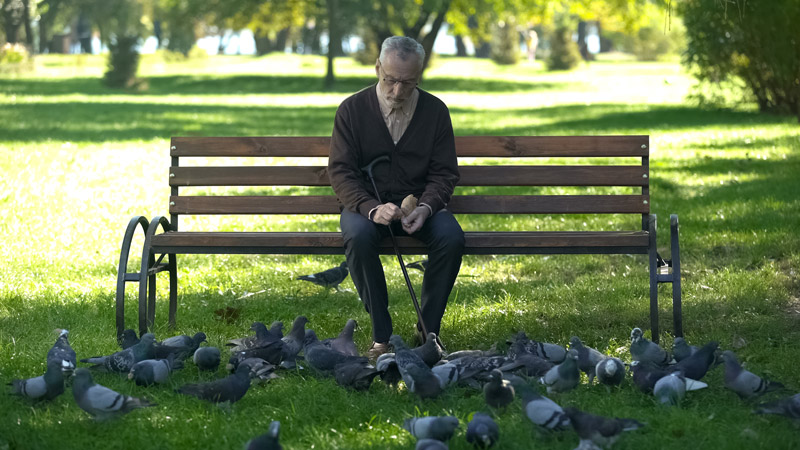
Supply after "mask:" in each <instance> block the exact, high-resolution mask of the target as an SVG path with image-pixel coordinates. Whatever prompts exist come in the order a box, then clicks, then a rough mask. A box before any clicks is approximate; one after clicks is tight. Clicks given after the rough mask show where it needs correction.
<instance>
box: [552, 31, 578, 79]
mask: <svg viewBox="0 0 800 450" xmlns="http://www.w3.org/2000/svg"><path fill="white" fill-rule="evenodd" d="M581 60H582V59H581V52H580V50H579V49H578V44H577V43H576V42H575V41H573V40H572V30H571V29H570V28H568V27H564V26H560V27H558V28H556V29H555V31H553V33H552V34H551V35H550V54H549V55H548V56H547V59H546V60H545V63H546V64H547V69H548V70H572V69H574V68H576V67H578V64H579V63H580V62H581Z"/></svg>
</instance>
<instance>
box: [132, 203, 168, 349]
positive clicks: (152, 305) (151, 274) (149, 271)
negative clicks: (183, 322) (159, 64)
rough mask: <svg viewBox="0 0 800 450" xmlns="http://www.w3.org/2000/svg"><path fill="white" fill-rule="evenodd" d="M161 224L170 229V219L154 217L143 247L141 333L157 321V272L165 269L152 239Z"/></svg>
mask: <svg viewBox="0 0 800 450" xmlns="http://www.w3.org/2000/svg"><path fill="white" fill-rule="evenodd" d="M159 226H160V227H161V228H162V229H163V230H164V231H165V232H166V231H169V230H170V225H169V220H167V218H166V217H164V216H156V217H154V218H153V220H151V221H150V225H149V227H148V229H147V233H146V234H145V239H144V248H143V249H142V272H141V273H142V275H141V277H140V280H139V335H142V334H143V333H147V329H148V328H150V327H152V326H153V324H154V323H155V317H156V274H157V273H158V272H160V271H161V270H162V269H163V264H160V260H158V261H157V260H156V255H155V253H154V252H153V249H152V240H153V236H154V235H155V234H156V231H158V227H159ZM162 256H163V255H162ZM170 284H171V283H170ZM148 287H149V292H148Z"/></svg>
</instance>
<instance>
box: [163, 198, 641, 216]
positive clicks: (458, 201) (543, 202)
mask: <svg viewBox="0 0 800 450" xmlns="http://www.w3.org/2000/svg"><path fill="white" fill-rule="evenodd" d="M649 200H650V199H649V197H648V196H643V195H537V196H530V195H456V196H453V198H452V200H451V201H450V203H449V204H448V205H447V209H449V210H450V211H451V212H453V213H454V214H642V213H646V212H648V210H649V209H648V203H649ZM170 203H171V206H170V209H169V212H170V214H230V215H238V214H339V204H338V202H337V201H336V197H333V196H330V195H308V196H288V195H284V196H267V195H265V196H252V195H251V196H225V197H207V196H187V195H184V196H172V197H170ZM172 203H174V205H173V204H172Z"/></svg>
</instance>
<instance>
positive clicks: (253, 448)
mask: <svg viewBox="0 0 800 450" xmlns="http://www.w3.org/2000/svg"><path fill="white" fill-rule="evenodd" d="M280 432H281V423H280V422H278V421H277V420H273V421H272V422H271V423H270V424H269V428H268V429H267V432H266V433H264V434H262V435H261V436H258V437H255V438H253V439H251V440H250V441H248V442H247V445H246V446H245V450H283V447H282V446H281V443H280V441H279V440H278V438H279V437H280V436H279V435H280Z"/></svg>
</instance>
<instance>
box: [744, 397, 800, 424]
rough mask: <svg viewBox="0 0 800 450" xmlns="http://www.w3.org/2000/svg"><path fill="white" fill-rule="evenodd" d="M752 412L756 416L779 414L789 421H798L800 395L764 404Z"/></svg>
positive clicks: (799, 417) (799, 415)
mask: <svg viewBox="0 0 800 450" xmlns="http://www.w3.org/2000/svg"><path fill="white" fill-rule="evenodd" d="M753 412H754V413H756V414H780V415H781V416H786V417H788V418H790V419H794V420H800V394H794V395H792V396H790V397H786V398H782V399H780V400H775V401H773V402H769V403H764V404H762V405H760V406H759V407H758V408H756V410H755V411H753Z"/></svg>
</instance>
